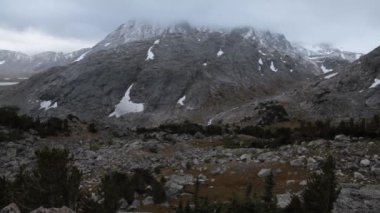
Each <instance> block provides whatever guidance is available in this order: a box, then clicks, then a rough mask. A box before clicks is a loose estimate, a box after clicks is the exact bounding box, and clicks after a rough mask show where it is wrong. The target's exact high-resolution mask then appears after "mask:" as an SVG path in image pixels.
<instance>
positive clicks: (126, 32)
mask: <svg viewBox="0 0 380 213" xmlns="http://www.w3.org/2000/svg"><path fill="white" fill-rule="evenodd" d="M316 54H319V56H320V57H321V58H322V55H323V54H325V55H323V57H324V58H325V59H324V61H323V62H324V63H322V64H319V62H318V61H316V60H315V59H314V58H313V57H314V56H315V55H316ZM78 55H79V56H78ZM78 55H77V56H78V57H76V59H75V60H73V61H74V62H73V63H71V64H69V65H67V66H64V67H55V68H51V69H50V70H48V71H47V72H43V73H40V74H37V75H35V76H33V77H32V78H31V79H29V80H28V81H25V82H22V83H21V84H19V85H18V86H15V87H11V88H10V89H9V90H6V91H2V93H1V94H0V97H1V98H0V105H1V104H7V105H9V104H14V105H18V106H20V107H21V109H22V110H24V111H25V112H28V113H31V114H34V115H36V116H41V117H43V116H51V115H54V116H66V115H67V114H74V115H76V116H78V117H80V118H82V119H86V120H91V119H97V120H101V121H104V122H107V123H114V124H120V125H126V126H154V125H157V124H161V123H164V122H173V121H174V122H179V121H183V120H191V121H194V122H199V123H203V124H210V123H213V122H222V123H223V122H229V121H231V122H234V121H237V122H240V121H241V120H242V119H243V120H244V119H245V120H250V119H251V118H253V117H255V116H256V115H253V114H255V113H256V114H257V115H263V114H262V108H261V107H258V106H263V105H257V104H259V103H261V102H267V101H270V100H273V99H276V100H282V99H283V98H284V97H288V95H287V94H288V93H290V91H293V90H295V89H299V88H302V87H303V86H306V85H309V84H311V83H313V82H315V81H320V80H321V79H324V80H326V79H328V78H333V77H334V76H327V75H330V74H334V73H337V70H331V71H329V72H332V73H329V74H324V72H325V71H326V70H324V69H331V68H330V67H323V66H322V65H325V66H327V65H326V64H325V62H326V61H327V60H331V61H332V62H334V61H338V62H339V60H337V57H335V55H336V54H335V53H332V52H331V53H330V52H329V51H325V52H323V51H322V50H321V51H319V52H317V51H314V52H311V51H307V50H306V49H305V48H300V47H299V46H297V45H293V44H292V43H291V42H289V41H288V40H287V39H286V38H285V36H284V35H281V34H277V33H272V32H268V31H259V30H256V29H254V28H252V27H240V28H233V29H216V28H208V27H194V26H191V25H190V24H188V23H180V24H176V25H168V26H163V25H154V24H149V23H146V22H140V21H130V22H128V23H126V24H123V25H121V26H120V27H118V28H117V29H116V30H115V31H113V32H111V33H110V34H109V35H108V36H107V37H106V38H105V39H104V40H102V41H100V42H99V43H98V44H96V45H95V46H94V47H93V48H91V49H89V50H85V51H83V52H82V53H81V54H78ZM339 55H340V54H338V56H339ZM345 57H346V59H342V60H344V61H345V63H346V61H347V63H350V62H349V61H348V60H347V58H348V56H347V55H346V56H345ZM73 58H75V57H73ZM71 60H72V59H71ZM334 63H337V62H334ZM333 69H338V68H333ZM339 69H340V68H339ZM342 69H343V65H342ZM334 75H337V74H334ZM299 97H304V96H302V95H299ZM285 99H286V98H285ZM2 100H6V102H5V101H2ZM300 102H302V101H300V100H297V101H295V99H293V98H290V99H289V102H281V104H285V105H293V104H299V103H300ZM46 103H50V106H46ZM245 106H247V107H245ZM269 108H273V107H271V106H269ZM274 108H275V107H274ZM264 114H265V113H264ZM247 116H248V117H247ZM258 119H260V118H258Z"/></svg>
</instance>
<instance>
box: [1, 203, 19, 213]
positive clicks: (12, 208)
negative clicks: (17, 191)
mask: <svg viewBox="0 0 380 213" xmlns="http://www.w3.org/2000/svg"><path fill="white" fill-rule="evenodd" d="M0 213H21V211H20V209H19V208H18V206H17V205H16V204H15V203H11V204H9V205H8V206H6V207H4V208H3V209H1V210H0Z"/></svg>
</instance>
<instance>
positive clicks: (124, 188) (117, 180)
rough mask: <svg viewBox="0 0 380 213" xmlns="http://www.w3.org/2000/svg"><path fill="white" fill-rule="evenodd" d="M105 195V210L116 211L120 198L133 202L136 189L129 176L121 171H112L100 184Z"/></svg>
mask: <svg viewBox="0 0 380 213" xmlns="http://www.w3.org/2000/svg"><path fill="white" fill-rule="evenodd" d="M100 190H101V194H102V195H103V198H104V201H103V208H104V210H105V212H116V210H117V209H118V208H119V200H120V199H122V198H124V199H126V200H127V201H128V203H132V201H133V199H134V197H133V194H134V191H133V188H132V185H131V182H130V180H129V178H128V176H127V175H126V174H124V173H120V172H112V173H110V174H108V175H106V176H104V177H103V178H102V182H101V186H100Z"/></svg>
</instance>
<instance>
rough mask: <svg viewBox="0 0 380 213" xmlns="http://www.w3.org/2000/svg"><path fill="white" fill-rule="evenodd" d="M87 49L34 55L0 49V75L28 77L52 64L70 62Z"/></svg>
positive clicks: (57, 64) (60, 64) (52, 65)
mask: <svg viewBox="0 0 380 213" xmlns="http://www.w3.org/2000/svg"><path fill="white" fill-rule="evenodd" d="M87 50H88V49H81V50H78V51H74V52H71V53H62V52H42V53H39V54H35V55H27V54H24V53H21V52H16V51H9V50H0V77H29V76H31V75H33V74H35V73H38V72H41V71H44V70H46V69H48V68H51V67H54V66H62V65H66V64H69V63H72V62H74V61H75V60H76V59H78V58H79V57H80V56H81V55H82V54H83V53H85V52H86V51H87Z"/></svg>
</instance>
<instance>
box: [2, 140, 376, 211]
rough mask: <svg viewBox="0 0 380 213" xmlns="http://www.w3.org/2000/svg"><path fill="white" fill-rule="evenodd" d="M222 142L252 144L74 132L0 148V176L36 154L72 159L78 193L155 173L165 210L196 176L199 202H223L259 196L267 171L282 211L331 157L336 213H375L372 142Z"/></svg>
mask: <svg viewBox="0 0 380 213" xmlns="http://www.w3.org/2000/svg"><path fill="white" fill-rule="evenodd" d="M227 139H228V140H235V141H240V142H241V143H242V144H244V143H249V142H251V141H252V140H255V138H253V137H251V136H247V135H235V136H230V135H223V136H213V137H206V136H203V135H200V134H197V135H195V136H191V135H179V134H168V133H165V132H155V133H152V134H151V135H146V134H145V135H135V134H131V135H129V136H128V137H112V136H111V135H108V134H107V135H102V134H100V133H98V134H95V135H94V134H93V135H91V134H88V133H85V132H79V133H78V134H77V136H72V137H69V138H67V137H60V138H45V139H41V138H38V137H36V136H33V135H30V136H29V137H27V138H26V139H23V140H19V141H14V142H8V143H0V153H1V155H0V174H4V175H6V177H13V176H14V175H15V173H16V171H17V170H18V169H19V168H20V167H21V166H25V167H26V168H31V167H32V166H33V165H34V164H35V156H34V151H36V150H39V149H42V148H44V147H52V148H53V147H54V148H60V149H63V148H65V149H68V150H70V152H71V153H72V154H73V155H74V158H75V161H76V165H77V166H78V167H79V168H80V170H81V171H82V172H83V175H84V178H85V180H84V181H83V182H82V186H84V187H88V188H89V190H91V189H92V187H94V186H96V185H97V184H99V182H100V178H101V175H102V174H105V173H107V172H110V171H122V172H128V171H132V170H133V169H135V168H144V169H148V170H150V171H157V168H159V170H160V172H159V173H157V178H160V177H163V178H165V180H166V182H165V190H166V192H167V194H168V195H169V197H170V199H169V203H167V204H165V206H175V205H176V204H177V202H176V200H178V199H183V198H186V197H189V196H191V187H192V186H193V185H194V183H195V180H196V178H197V177H198V178H199V180H200V182H201V186H200V187H201V190H200V191H201V192H202V194H201V195H202V196H204V197H208V198H209V199H210V200H218V201H228V200H230V199H231V198H233V196H240V195H241V196H243V195H244V193H245V189H246V187H247V185H249V184H253V185H254V186H255V190H258V188H259V187H261V186H262V181H263V179H264V177H266V176H267V175H269V173H270V171H273V172H274V174H275V181H276V189H275V193H276V194H277V198H278V205H279V206H281V207H284V206H286V204H287V203H289V201H290V197H291V195H292V193H298V192H299V191H301V190H302V189H303V188H304V187H305V185H306V183H307V177H308V175H309V174H310V172H317V171H320V169H321V168H320V165H321V162H323V161H324V160H325V159H326V158H327V156H328V155H333V156H334V157H335V159H337V170H336V175H337V179H338V182H339V184H340V186H341V187H342V190H341V194H340V196H339V198H338V201H337V203H336V205H335V211H334V212H342V213H343V212H344V213H349V212H373V213H374V212H376V210H377V209H378V208H379V199H380V197H379V193H380V189H379V184H380V179H379V176H380V157H379V151H380V143H379V141H378V140H369V139H363V138H352V137H347V136H344V135H337V136H336V137H335V139H333V140H324V139H318V140H313V141H305V142H302V143H300V144H293V145H286V146H281V147H279V148H275V149H269V148H243V147H240V148H238V147H236V148H228V147H226V144H228V143H226V140H227ZM256 187H258V188H256ZM232 192H233V193H232ZM147 199H148V198H147ZM144 200H145V199H144ZM142 205H145V201H144V202H142ZM128 207H132V206H128ZM168 212H169V211H168Z"/></svg>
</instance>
